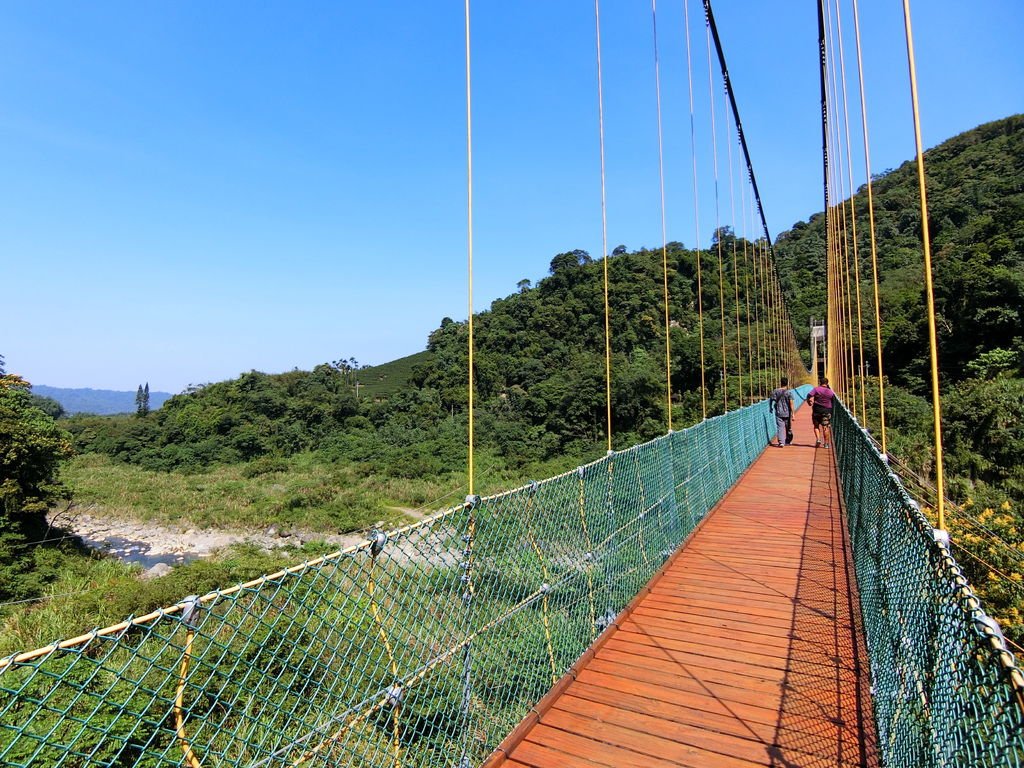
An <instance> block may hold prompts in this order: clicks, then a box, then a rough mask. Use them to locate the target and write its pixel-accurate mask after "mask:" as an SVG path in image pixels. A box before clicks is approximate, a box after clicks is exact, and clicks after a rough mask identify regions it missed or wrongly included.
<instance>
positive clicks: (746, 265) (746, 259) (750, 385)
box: [740, 184, 754, 403]
mask: <svg viewBox="0 0 1024 768" xmlns="http://www.w3.org/2000/svg"><path fill="white" fill-rule="evenodd" d="M746 190H747V187H746V185H745V184H740V208H741V209H742V211H743V298H744V300H745V303H746V314H745V315H744V317H745V319H746V325H747V371H748V372H749V374H750V375H749V378H748V381H747V394H748V400H749V401H750V402H751V403H752V402H754V349H753V344H752V343H751V340H750V254H749V252H748V247H749V245H750V240H749V238H750V228H749V227H748V226H747V224H748V219H747V191H746Z"/></svg>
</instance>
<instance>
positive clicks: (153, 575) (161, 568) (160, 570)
mask: <svg viewBox="0 0 1024 768" xmlns="http://www.w3.org/2000/svg"><path fill="white" fill-rule="evenodd" d="M173 570H174V569H173V568H171V566H169V565H168V564H167V563H157V564H156V565H154V566H153V567H152V568H150V569H149V570H147V571H144V572H143V573H142V575H141V576H140V577H139V578H140V579H145V580H146V581H149V580H150V579H159V578H160V577H161V576H166V575H167V574H168V573H170V572H171V571H173Z"/></svg>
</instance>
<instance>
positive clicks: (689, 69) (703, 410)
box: [683, 0, 708, 419]
mask: <svg viewBox="0 0 1024 768" xmlns="http://www.w3.org/2000/svg"><path fill="white" fill-rule="evenodd" d="M683 15H684V16H685V27H686V75H687V83H688V84H689V90H690V158H691V161H692V165H693V223H694V230H695V233H696V234H695V236H694V237H695V239H694V248H695V251H696V254H697V327H698V332H699V334H700V415H701V419H706V418H707V417H708V387H707V381H706V376H707V374H706V373H705V363H704V288H703V277H702V275H701V263H700V202H699V201H698V188H697V131H696V128H695V127H694V117H693V111H694V110H693V59H692V53H691V48H690V3H689V0H683Z"/></svg>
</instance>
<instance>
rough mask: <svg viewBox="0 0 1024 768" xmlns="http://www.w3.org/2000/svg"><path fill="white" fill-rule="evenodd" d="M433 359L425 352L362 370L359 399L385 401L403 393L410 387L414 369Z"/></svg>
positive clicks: (360, 372)
mask: <svg viewBox="0 0 1024 768" xmlns="http://www.w3.org/2000/svg"><path fill="white" fill-rule="evenodd" d="M432 357H433V355H432V354H431V353H430V352H427V351H423V352H417V353H416V354H414V355H409V356H407V357H400V358H398V359H397V360H392V361H391V362H390V363H384V364H383V365H374V366H371V367H369V368H362V369H360V371H359V372H358V374H357V378H358V380H359V397H360V398H369V399H373V400H383V399H386V398H387V397H388V396H389V395H393V394H394V393H395V392H399V391H401V390H402V389H404V388H405V387H406V386H407V385H408V383H409V379H410V377H411V376H412V370H413V367H414V366H416V365H419V364H421V363H426V362H429V361H430V359H431V358H432Z"/></svg>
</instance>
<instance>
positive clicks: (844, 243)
mask: <svg viewBox="0 0 1024 768" xmlns="http://www.w3.org/2000/svg"><path fill="white" fill-rule="evenodd" d="M826 7H827V8H828V9H829V13H828V19H829V23H828V32H829V39H830V40H834V38H833V24H832V14H831V6H826ZM836 24H837V25H838V19H837V20H836ZM837 37H838V35H837ZM842 47H843V45H842V39H841V38H839V42H833V44H832V51H833V53H832V72H833V74H835V73H837V71H838V70H839V67H838V66H837V64H836V59H837V57H841V56H842ZM837 51H838V54H837ZM841 88H842V89H843V93H844V97H843V102H842V103H841V102H840V100H839V91H840V89H841ZM832 95H833V97H834V101H833V110H834V113H833V114H834V115H835V128H834V130H835V137H836V150H837V151H836V154H835V155H834V157H835V177H836V191H837V197H836V200H837V206H838V208H839V216H838V217H837V221H838V222H839V225H840V251H841V253H842V262H841V266H842V280H843V290H844V298H845V307H846V314H845V318H844V320H845V323H846V329H847V333H848V338H849V344H848V347H847V353H848V357H847V360H846V363H847V365H848V368H847V380H848V382H849V386H850V410H851V412H852V413H853V414H854V417H856V414H857V399H858V392H857V390H858V386H857V364H856V357H855V353H854V346H855V345H854V337H853V332H854V322H853V284H852V283H853V281H852V280H851V279H850V250H851V249H850V226H851V225H850V224H849V222H848V221H847V213H846V203H845V202H844V198H845V195H846V180H845V176H844V175H843V152H842V148H843V131H842V123H841V122H840V120H839V110H840V108H841V107H842V106H844V105H845V81H844V80H842V79H840V77H835V76H833V78H832ZM844 115H845V113H844ZM847 135H848V134H847ZM850 196H851V199H852V196H853V190H852V189H851V190H850Z"/></svg>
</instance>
